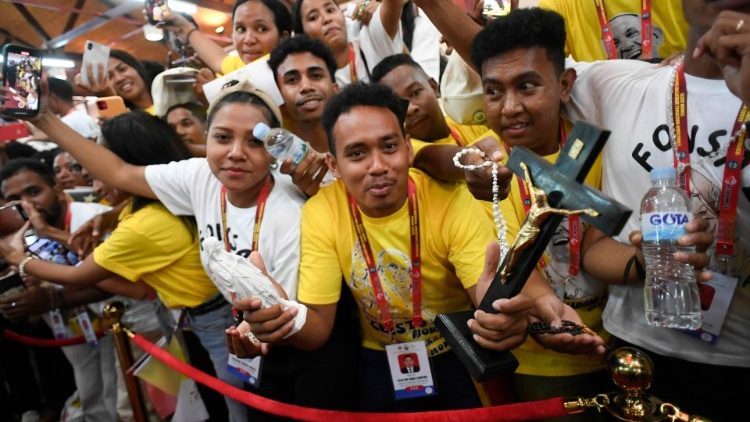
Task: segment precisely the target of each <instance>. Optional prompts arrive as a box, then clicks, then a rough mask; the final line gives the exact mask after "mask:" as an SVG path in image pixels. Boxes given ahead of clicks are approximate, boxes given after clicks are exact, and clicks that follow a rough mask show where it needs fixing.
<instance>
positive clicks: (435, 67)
mask: <svg viewBox="0 0 750 422" xmlns="http://www.w3.org/2000/svg"><path fill="white" fill-rule="evenodd" d="M411 57H412V58H413V59H414V61H415V62H417V63H419V65H420V66H422V69H424V71H425V72H426V73H427V75H428V76H429V77H431V78H432V79H435V81H436V82H439V81H440V32H438V30H437V28H435V25H433V24H432V22H430V20H429V19H428V18H427V15H425V14H424V12H421V13H420V14H419V16H417V17H416V19H415V21H414V37H413V38H412V42H411Z"/></svg>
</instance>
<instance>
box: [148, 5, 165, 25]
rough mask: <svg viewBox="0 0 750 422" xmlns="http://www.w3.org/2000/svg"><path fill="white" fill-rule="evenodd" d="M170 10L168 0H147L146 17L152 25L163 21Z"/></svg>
mask: <svg viewBox="0 0 750 422" xmlns="http://www.w3.org/2000/svg"><path fill="white" fill-rule="evenodd" d="M168 12H169V7H168V6H167V0H146V19H148V23H150V24H151V25H156V24H157V23H159V22H162V21H163V20H164V15H165V14H167V13H168Z"/></svg>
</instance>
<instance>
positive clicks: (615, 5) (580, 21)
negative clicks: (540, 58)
mask: <svg viewBox="0 0 750 422" xmlns="http://www.w3.org/2000/svg"><path fill="white" fill-rule="evenodd" d="M539 7H542V8H545V9H550V10H554V11H555V12H557V13H559V14H561V15H562V16H563V17H564V18H565V32H566V33H567V40H566V43H565V53H566V54H569V55H572V56H573V58H574V59H575V60H578V61H589V62H590V61H595V60H606V59H607V54H606V52H605V50H604V44H603V42H602V29H601V26H600V25H599V18H598V15H597V13H596V5H595V3H594V0H540V1H539ZM604 9H605V10H606V12H607V18H608V19H609V23H610V27H611V28H612V34H613V35H614V36H615V39H616V40H618V41H619V44H620V45H619V46H618V49H617V50H618V56H619V58H629V57H628V53H629V52H630V53H633V54H638V57H640V53H639V52H640V50H641V43H642V38H641V19H640V13H641V2H640V1H639V0H605V1H604ZM651 15H652V16H653V18H652V26H653V53H652V54H653V57H658V58H666V57H669V56H671V55H672V54H675V53H681V52H684V51H685V44H686V42H687V31H688V24H687V22H685V18H684V16H683V15H682V6H681V2H679V1H671V0H666V1H665V0H659V1H652V2H651ZM616 44H617V43H616Z"/></svg>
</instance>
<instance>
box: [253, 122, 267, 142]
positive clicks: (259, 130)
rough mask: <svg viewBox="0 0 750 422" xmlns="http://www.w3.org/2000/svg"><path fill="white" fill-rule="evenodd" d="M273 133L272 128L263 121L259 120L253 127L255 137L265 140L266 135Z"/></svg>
mask: <svg viewBox="0 0 750 422" xmlns="http://www.w3.org/2000/svg"><path fill="white" fill-rule="evenodd" d="M270 133H271V128H270V127H268V125H267V124H265V123H263V122H259V123H258V124H256V125H255V127H254V128H253V136H255V139H258V140H260V141H263V142H265V140H266V137H267V136H268V135H269V134H270Z"/></svg>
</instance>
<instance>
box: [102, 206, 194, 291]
mask: <svg viewBox="0 0 750 422" xmlns="http://www.w3.org/2000/svg"><path fill="white" fill-rule="evenodd" d="M150 207H151V206H146V207H145V208H142V209H141V210H139V211H137V212H136V213H134V214H132V215H131V216H129V218H126V219H124V220H123V221H121V222H120V224H118V226H117V228H116V229H115V231H114V232H112V235H111V236H110V237H109V238H107V240H105V241H104V243H102V244H101V245H99V246H98V247H97V248H96V249H95V250H94V262H96V264H97V265H99V266H100V267H102V268H104V269H106V270H108V271H111V272H113V273H115V274H117V275H119V276H121V277H123V278H126V279H128V280H130V281H133V282H135V281H138V280H140V279H141V278H143V275H144V274H149V273H152V272H155V271H158V270H160V269H162V268H164V267H166V266H168V265H171V264H172V263H173V262H175V261H176V260H178V259H179V258H180V257H182V255H184V254H185V253H186V252H187V250H186V248H185V247H184V246H185V245H186V244H185V242H184V240H188V242H187V245H188V246H189V247H192V242H190V241H189V239H182V238H181V237H182V236H184V235H185V231H186V228H185V227H184V222H183V221H182V219H181V218H179V217H175V216H172V215H170V214H168V212H167V211H166V210H165V211H164V213H157V212H154V210H153V209H151V208H150ZM181 235H182V236H181Z"/></svg>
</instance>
